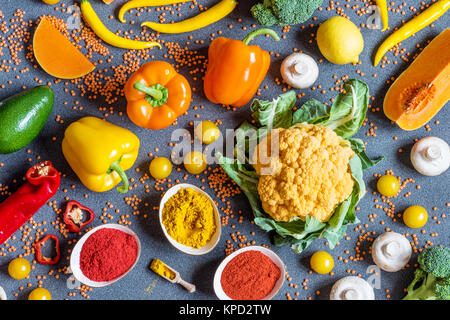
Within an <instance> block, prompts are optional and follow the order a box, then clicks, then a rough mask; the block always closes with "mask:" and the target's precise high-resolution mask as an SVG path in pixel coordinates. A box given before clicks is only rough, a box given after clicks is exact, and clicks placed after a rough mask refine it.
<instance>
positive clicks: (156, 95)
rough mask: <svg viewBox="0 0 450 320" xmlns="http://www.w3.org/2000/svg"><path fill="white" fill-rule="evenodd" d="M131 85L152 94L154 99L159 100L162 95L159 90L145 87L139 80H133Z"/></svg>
mask: <svg viewBox="0 0 450 320" xmlns="http://www.w3.org/2000/svg"><path fill="white" fill-rule="evenodd" d="M133 87H134V88H135V89H136V90H138V91H141V92H143V93H145V94H148V95H149V96H152V97H153V98H154V99H156V100H161V99H162V97H163V94H162V92H161V90H157V89H154V88H150V87H147V86H146V85H143V84H142V83H140V82H135V83H134V85H133Z"/></svg>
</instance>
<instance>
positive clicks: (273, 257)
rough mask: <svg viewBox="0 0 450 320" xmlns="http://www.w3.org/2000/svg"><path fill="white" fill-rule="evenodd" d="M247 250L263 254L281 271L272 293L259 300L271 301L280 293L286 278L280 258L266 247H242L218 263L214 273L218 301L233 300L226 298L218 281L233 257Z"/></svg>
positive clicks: (284, 268)
mask: <svg viewBox="0 0 450 320" xmlns="http://www.w3.org/2000/svg"><path fill="white" fill-rule="evenodd" d="M249 250H253V251H259V252H262V253H263V254H265V255H266V256H268V257H269V258H270V259H271V260H272V261H273V263H275V264H276V265H277V267H278V268H280V271H281V274H280V278H279V279H278V281H277V282H276V283H275V286H274V287H273V289H272V291H271V292H270V293H269V294H268V295H267V296H265V297H264V298H263V299H261V300H271V299H272V298H273V297H274V296H275V295H276V294H277V293H278V291H280V289H281V287H283V283H284V278H285V277H286V266H285V264H284V263H283V261H282V260H281V258H280V257H279V256H278V255H277V254H276V253H275V252H273V251H272V250H270V249H267V248H266V247H261V246H249V247H244V248H241V249H238V250H236V251H235V252H233V253H232V254H230V255H229V256H227V257H226V258H225V259H224V260H223V261H222V262H221V263H220V265H219V267H218V268H217V270H216V273H215V274H214V292H215V293H216V296H217V297H218V298H219V299H220V300H233V299H232V298H230V297H229V296H227V294H226V293H225V292H224V291H223V288H222V284H221V282H220V280H221V278H222V272H223V269H224V268H225V267H226V265H227V264H228V263H229V262H230V261H231V260H232V259H233V258H234V257H236V256H237V255H239V254H241V253H243V252H245V251H249Z"/></svg>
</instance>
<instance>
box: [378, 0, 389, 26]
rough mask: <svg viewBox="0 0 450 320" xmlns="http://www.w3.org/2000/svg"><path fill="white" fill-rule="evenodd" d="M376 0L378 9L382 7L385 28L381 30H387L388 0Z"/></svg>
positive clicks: (381, 13) (381, 12)
mask: <svg viewBox="0 0 450 320" xmlns="http://www.w3.org/2000/svg"><path fill="white" fill-rule="evenodd" d="M375 2H376V4H377V6H378V9H380V15H381V21H382V22H383V29H382V30H381V31H385V30H387V29H388V28H389V18H388V10H387V1H386V0H376V1H375Z"/></svg>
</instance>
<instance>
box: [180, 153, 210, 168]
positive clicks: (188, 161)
mask: <svg viewBox="0 0 450 320" xmlns="http://www.w3.org/2000/svg"><path fill="white" fill-rule="evenodd" d="M183 163H184V167H185V168H186V171H187V172H189V173H191V174H199V173H202V172H203V171H204V170H205V169H206V157H205V155H204V154H203V153H202V152H200V151H191V152H189V153H188V154H187V155H186V156H185V157H184V160H183Z"/></svg>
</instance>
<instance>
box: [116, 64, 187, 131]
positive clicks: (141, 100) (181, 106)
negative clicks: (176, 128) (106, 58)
mask: <svg viewBox="0 0 450 320" xmlns="http://www.w3.org/2000/svg"><path fill="white" fill-rule="evenodd" d="M124 92H125V97H126V99H127V101H128V105H127V113H128V117H129V118H130V120H131V121H133V122H134V123H135V124H136V125H138V126H140V127H144V128H147V129H152V130H159V129H164V128H166V127H168V126H170V125H171V124H172V123H173V122H174V121H175V120H176V119H177V118H178V117H179V116H181V115H182V114H184V113H185V112H186V110H187V109H188V108H189V105H190V103H191V87H190V85H189V83H188V81H187V80H186V78H185V77H183V76H182V75H180V74H178V73H177V72H176V71H175V69H174V68H173V67H172V65H171V64H170V63H167V62H165V61H151V62H147V63H145V64H144V65H142V66H141V67H140V68H139V70H137V71H136V72H135V73H134V74H132V75H131V77H130V78H129V79H128V81H127V83H126V84H125V88H124Z"/></svg>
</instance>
